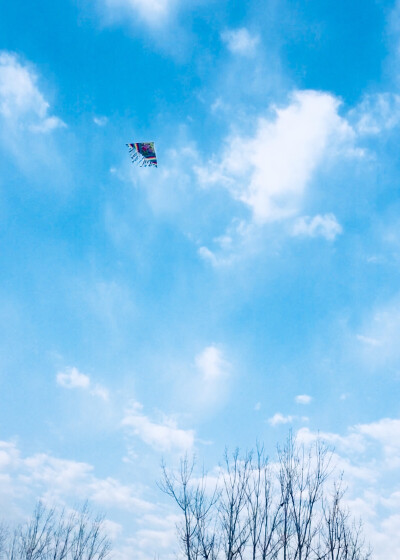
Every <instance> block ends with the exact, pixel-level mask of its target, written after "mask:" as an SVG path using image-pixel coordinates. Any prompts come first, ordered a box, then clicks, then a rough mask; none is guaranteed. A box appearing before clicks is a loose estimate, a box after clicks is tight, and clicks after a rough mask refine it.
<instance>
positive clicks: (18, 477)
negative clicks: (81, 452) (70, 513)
mask: <svg viewBox="0 0 400 560" xmlns="http://www.w3.org/2000/svg"><path fill="white" fill-rule="evenodd" d="M5 476H6V478H7V480H6V483H7V488H8V493H11V494H12V495H13V500H14V501H16V500H18V499H21V498H24V497H25V496H28V495H30V494H31V493H32V490H34V493H35V494H36V495H37V496H42V497H43V498H45V499H46V500H47V501H50V502H54V501H55V502H58V503H62V502H64V501H65V500H71V499H73V500H76V499H82V496H83V497H85V498H86V497H87V498H88V499H90V500H91V501H93V502H95V503H97V504H99V505H100V506H101V507H105V506H107V507H115V508H119V509H122V510H127V511H140V512H142V513H145V512H150V511H151V510H152V509H153V507H154V506H153V505H152V504H151V503H149V502H147V501H145V500H143V499H142V498H140V497H138V496H137V495H136V492H135V489H134V487H133V486H129V485H124V484H121V483H120V482H119V481H118V480H116V479H113V478H111V477H107V478H106V479H101V478H98V477H96V476H95V474H94V467H93V466H92V465H90V464H88V463H84V462H78V461H73V460H68V459H60V458H57V457H54V456H52V455H50V454H47V453H37V454H35V455H31V456H28V457H25V458H24V457H22V456H21V453H20V451H19V449H18V447H17V446H16V444H14V443H10V442H6V441H1V442H0V496H3V495H4V492H3V488H2V486H3V481H5V479H4V477H5Z"/></svg>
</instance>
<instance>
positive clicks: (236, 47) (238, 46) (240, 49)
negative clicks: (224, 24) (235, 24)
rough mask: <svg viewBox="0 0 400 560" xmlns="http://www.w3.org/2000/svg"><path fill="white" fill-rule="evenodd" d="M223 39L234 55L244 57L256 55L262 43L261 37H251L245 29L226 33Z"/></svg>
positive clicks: (222, 36)
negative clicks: (258, 46)
mask: <svg viewBox="0 0 400 560" xmlns="http://www.w3.org/2000/svg"><path fill="white" fill-rule="evenodd" d="M221 38H222V40H223V41H224V43H226V45H227V47H228V49H229V50H230V51H231V52H232V53H235V54H240V55H244V56H252V55H254V53H255V51H256V47H257V45H258V44H259V42H260V38H259V36H258V35H251V34H250V32H249V31H248V30H247V29H246V28H245V27H242V28H241V29H232V30H229V31H224V33H222V35H221Z"/></svg>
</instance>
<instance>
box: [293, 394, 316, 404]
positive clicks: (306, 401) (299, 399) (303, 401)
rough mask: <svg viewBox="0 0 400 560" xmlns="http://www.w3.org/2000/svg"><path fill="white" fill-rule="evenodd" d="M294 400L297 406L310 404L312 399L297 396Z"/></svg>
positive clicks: (307, 396)
mask: <svg viewBox="0 0 400 560" xmlns="http://www.w3.org/2000/svg"><path fill="white" fill-rule="evenodd" d="M294 400H295V401H296V402H297V404H310V402H311V401H312V397H310V395H297V397H295V399H294Z"/></svg>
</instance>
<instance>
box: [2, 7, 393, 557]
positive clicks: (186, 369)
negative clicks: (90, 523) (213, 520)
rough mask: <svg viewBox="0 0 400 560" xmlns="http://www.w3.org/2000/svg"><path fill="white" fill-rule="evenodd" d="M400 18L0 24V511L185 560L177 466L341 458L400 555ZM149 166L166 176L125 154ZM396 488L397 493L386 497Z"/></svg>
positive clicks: (211, 14) (101, 14) (164, 15)
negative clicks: (97, 531)
mask: <svg viewBox="0 0 400 560" xmlns="http://www.w3.org/2000/svg"><path fill="white" fill-rule="evenodd" d="M399 46H400V3H398V2H393V1H391V2H389V1H384V0H371V1H370V2H367V3H365V2H361V0H354V1H352V2H350V3H345V2H342V3H338V2H324V3H321V2H318V0H308V1H307V2H297V1H294V0H293V1H284V0H281V1H278V0H275V1H272V0H270V1H269V0H267V1H265V2H257V1H253V0H249V1H248V2H244V3H234V2H232V1H228V0H218V1H216V0H192V1H191V2H183V0H148V1H147V2H142V1H140V0H92V1H86V2H77V1H75V0H59V1H58V2H57V3H55V2H50V1H47V0H42V2H40V3H39V5H38V4H37V3H29V2H26V1H25V0H14V1H13V2H11V3H8V4H7V5H5V6H4V7H3V9H2V18H1V19H0V120H1V126H0V274H1V283H0V302H1V309H2V312H1V314H0V345H1V352H0V387H1V393H0V394H1V407H0V429H1V433H0V440H1V441H0V496H1V500H2V502H3V503H4V504H6V505H7V507H8V509H9V511H10V512H11V514H10V515H12V516H13V518H15V519H16V520H17V519H21V518H23V517H24V516H25V515H27V514H28V512H29V511H30V508H31V507H32V504H33V503H34V501H35V499H37V498H38V497H41V498H43V499H45V500H48V501H51V502H54V501H56V502H61V503H66V504H69V505H71V504H74V503H76V501H77V500H79V499H82V498H86V497H89V498H90V499H91V501H92V502H93V503H94V505H95V506H96V507H98V508H100V509H103V510H104V511H106V512H107V519H108V520H109V528H110V531H111V533H112V535H113V537H114V539H115V550H116V556H117V558H118V559H121V560H125V559H126V558H128V557H132V553H133V552H132V551H135V554H136V555H137V558H139V559H140V560H147V559H150V558H154V555H155V554H159V555H160V557H161V556H163V557H167V556H168V555H171V557H172V556H173V549H174V523H175V515H176V512H175V511H174V509H173V508H172V507H171V505H170V504H169V503H168V502H166V501H165V499H164V497H163V496H162V495H160V492H159V490H158V488H157V486H156V481H157V480H158V478H159V476H160V469H159V466H160V461H161V458H162V457H163V456H164V457H165V459H166V461H167V462H169V464H175V462H176V461H177V460H178V459H179V457H180V456H181V455H182V453H184V452H186V451H188V452H195V453H196V454H197V455H198V456H199V458H201V461H204V463H205V464H206V466H207V468H208V469H210V470H211V471H212V469H213V468H215V466H216V465H217V464H218V461H219V459H220V456H221V453H222V451H223V449H224V446H225V445H228V446H230V447H234V446H236V445H239V446H241V447H243V448H246V447H248V446H251V445H253V444H254V442H255V441H256V440H262V441H265V443H266V445H267V447H268V449H270V450H271V452H273V449H274V446H275V444H276V442H277V441H279V440H282V439H283V438H284V437H285V435H286V433H287V431H288V429H289V428H292V429H293V430H294V431H295V432H296V433H298V437H299V439H303V440H304V441H309V440H311V439H313V438H314V437H315V434H316V433H317V432H318V431H319V432H320V433H321V434H323V436H324V438H325V439H326V440H327V441H329V442H331V443H332V444H333V445H335V448H336V456H337V462H338V465H339V466H340V467H343V468H344V469H345V472H346V477H347V482H348V485H349V494H348V500H349V503H350V505H351V506H352V508H353V510H354V511H355V513H356V514H357V515H358V514H361V515H363V517H364V521H365V524H366V527H367V530H368V533H369V535H370V536H371V540H372V544H373V545H374V546H375V549H376V558H377V559H378V560H395V559H397V558H398V556H399V553H400V540H399V536H398V531H397V526H398V521H399V519H400V499H399V496H400V487H399V483H398V477H396V475H397V472H398V469H399V466H400V408H399V382H400V349H399V344H398V339H399V335H400V291H399V281H400V273H399V263H400V235H399V231H400V229H399V226H400V219H399V211H400V199H399V186H400V163H399V161H400V160H399V158H398V145H399V140H400V81H399V77H398V76H399V71H398V68H399V63H400V60H399V52H400V51H399ZM140 140H154V141H155V142H156V148H157V154H158V160H159V167H158V168H157V169H144V168H137V167H134V166H133V165H132V164H131V162H130V160H129V155H128V151H127V149H126V146H125V144H126V142H132V141H140ZM396 478H397V479H396Z"/></svg>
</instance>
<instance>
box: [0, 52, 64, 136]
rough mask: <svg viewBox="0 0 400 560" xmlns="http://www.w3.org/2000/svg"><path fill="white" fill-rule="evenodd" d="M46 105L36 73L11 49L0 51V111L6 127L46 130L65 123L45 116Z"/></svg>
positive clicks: (35, 130)
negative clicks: (9, 50)
mask: <svg viewBox="0 0 400 560" xmlns="http://www.w3.org/2000/svg"><path fill="white" fill-rule="evenodd" d="M49 108H50V105H49V103H48V101H46V99H45V98H44V96H43V94H42V93H41V91H40V90H39V88H38V86H37V76H36V74H35V73H34V71H33V70H32V69H30V68H28V66H26V65H22V64H21V63H20V61H19V60H18V57H17V56H16V55H14V54H12V53H8V52H4V51H3V52H1V53H0V115H1V116H2V117H3V119H4V121H5V123H6V124H7V127H8V128H9V129H16V130H30V131H32V132H38V133H39V132H49V131H51V130H54V129H55V128H59V127H63V126H65V123H63V122H62V120H61V119H59V118H58V117H55V116H49V115H48V112H49Z"/></svg>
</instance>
